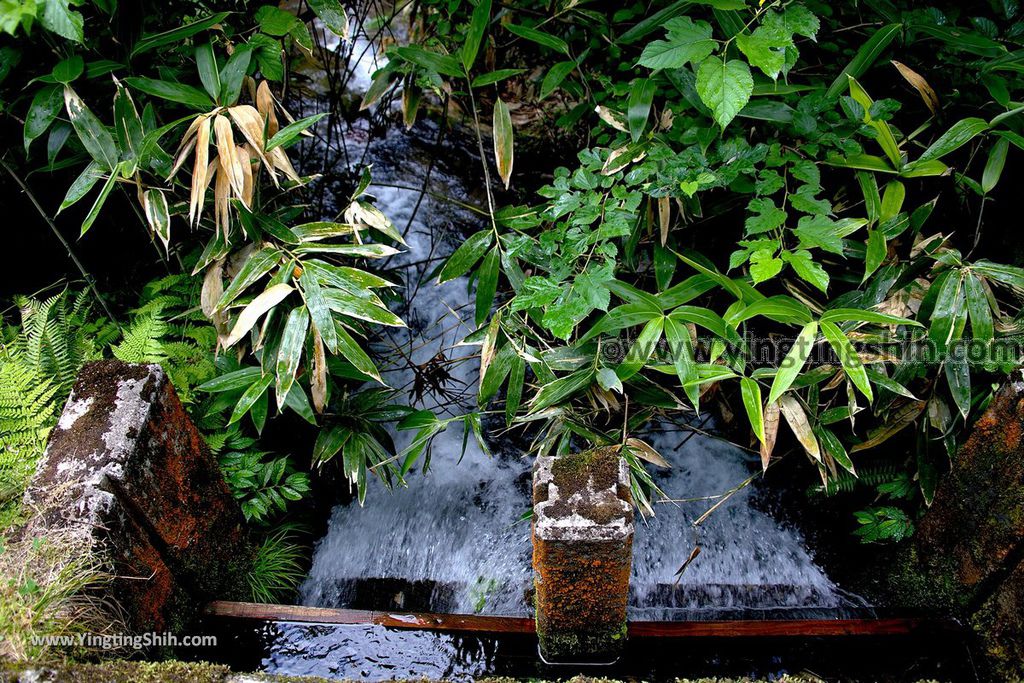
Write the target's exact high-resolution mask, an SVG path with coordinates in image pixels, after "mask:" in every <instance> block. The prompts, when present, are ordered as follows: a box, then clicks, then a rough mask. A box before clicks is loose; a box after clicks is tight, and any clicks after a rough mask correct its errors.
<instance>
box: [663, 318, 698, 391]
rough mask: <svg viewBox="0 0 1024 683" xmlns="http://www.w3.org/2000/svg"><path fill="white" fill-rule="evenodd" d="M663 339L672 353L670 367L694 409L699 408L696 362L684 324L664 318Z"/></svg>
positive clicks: (691, 343)
mask: <svg viewBox="0 0 1024 683" xmlns="http://www.w3.org/2000/svg"><path fill="white" fill-rule="evenodd" d="M665 341H667V342H668V347H669V352H670V353H671V354H672V367H673V368H674V369H675V371H676V377H678V378H679V384H680V386H682V387H683V391H684V392H686V396H687V398H689V399H690V403H692V404H693V407H694V409H695V410H699V408H700V387H699V386H698V385H697V384H696V382H697V379H698V376H697V362H696V360H695V359H694V357H693V342H692V340H691V339H690V331H689V330H688V329H686V325H684V324H683V323H681V322H677V321H676V320H674V319H672V318H671V317H667V318H665Z"/></svg>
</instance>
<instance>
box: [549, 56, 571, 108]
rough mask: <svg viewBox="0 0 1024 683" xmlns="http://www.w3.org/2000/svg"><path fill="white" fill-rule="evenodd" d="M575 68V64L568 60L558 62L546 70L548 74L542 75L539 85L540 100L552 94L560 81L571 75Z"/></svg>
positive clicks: (560, 83)
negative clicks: (542, 78)
mask: <svg viewBox="0 0 1024 683" xmlns="http://www.w3.org/2000/svg"><path fill="white" fill-rule="evenodd" d="M576 66H577V64H576V62H575V61H574V60H569V61H565V62H558V63H557V64H554V65H553V66H552V67H551V68H550V69H548V72H547V73H546V74H544V80H543V81H541V84H540V99H542V100H543V99H544V98H546V97H547V96H548V95H550V94H551V93H553V92H554V91H555V90H556V89H557V88H558V86H560V85H562V81H564V80H565V78H566V76H568V75H569V74H571V73H572V70H573V69H575V68H576Z"/></svg>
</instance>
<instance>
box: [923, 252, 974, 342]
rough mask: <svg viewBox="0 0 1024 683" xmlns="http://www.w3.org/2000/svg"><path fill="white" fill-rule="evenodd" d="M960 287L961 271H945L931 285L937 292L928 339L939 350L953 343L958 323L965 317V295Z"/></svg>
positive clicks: (961, 281) (961, 283)
mask: <svg viewBox="0 0 1024 683" xmlns="http://www.w3.org/2000/svg"><path fill="white" fill-rule="evenodd" d="M962 285H963V274H962V272H961V271H947V272H946V273H945V274H944V275H942V276H939V278H937V279H936V280H935V282H933V283H932V287H938V288H939V290H938V295H937V296H936V297H935V308H934V309H933V310H932V315H931V326H930V327H929V328H928V337H929V339H931V340H932V341H934V342H935V343H936V344H938V345H939V348H940V349H945V348H946V347H947V346H948V345H949V343H950V342H951V341H953V339H954V337H955V335H956V331H957V328H958V327H959V324H958V322H959V321H960V320H961V319H962V318H963V317H965V316H966V315H967V306H966V294H965V292H964V287H963V286H962Z"/></svg>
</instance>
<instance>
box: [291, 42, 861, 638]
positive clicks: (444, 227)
mask: <svg viewBox="0 0 1024 683" xmlns="http://www.w3.org/2000/svg"><path fill="white" fill-rule="evenodd" d="M371 57H372V55H371V56H370V57H367V59H369V58H371ZM360 68H361V67H359V66H357V67H356V70H357V71H358V72H359V73H363V72H365V71H366V69H365V68H363V69H362V71H359V70H360ZM357 80H358V81H359V82H360V83H362V82H363V81H364V80H365V77H364V78H359V79H357ZM426 128H427V127H423V128H418V129H417V130H419V131H420V132H419V135H420V136H421V138H422V139H421V140H420V141H419V144H420V146H424V145H425V141H426V140H427V139H432V137H433V135H434V133H433V132H431V131H430V130H429V129H427V133H426V134H424V133H423V130H424V129H426ZM348 135H350V136H352V135H353V134H352V133H348ZM360 135H361V134H357V135H356V136H355V137H353V138H352V139H351V140H350V145H351V146H352V147H353V148H357V147H358V146H359V145H361V144H365V137H360ZM408 135H409V134H406V133H402V132H399V131H396V130H391V131H390V132H389V133H388V135H387V137H386V139H384V140H380V141H377V142H374V143H372V144H371V145H370V149H369V154H368V155H367V157H366V161H367V162H368V163H373V164H374V180H375V183H384V184H393V185H403V186H407V187H412V188H419V187H420V185H421V184H422V183H423V180H424V177H425V173H426V162H425V160H424V159H423V158H422V157H423V156H424V155H422V154H420V155H419V157H418V156H417V154H416V153H415V150H414V147H415V145H416V140H415V139H413V143H412V144H410V142H409V139H410V138H409V137H407V136H408ZM413 135H415V133H414V134H413ZM427 146H428V148H429V145H427ZM437 163H438V164H439V165H444V162H443V161H442V162H437ZM456 166H458V164H457V163H450V164H449V170H450V171H451V172H450V173H446V172H445V171H444V170H441V169H438V168H435V169H434V171H433V173H432V174H431V178H430V183H429V189H430V191H431V192H433V193H434V195H435V196H436V197H439V198H440V199H435V198H432V197H430V196H427V197H424V198H423V200H422V204H421V206H420V207H419V210H418V211H417V212H416V215H415V216H414V217H413V220H412V222H411V229H410V231H409V234H408V235H407V236H406V238H407V241H408V243H409V250H408V251H407V252H405V253H404V254H402V255H401V256H400V257H397V258H396V259H395V261H394V263H393V265H405V266H407V268H406V269H405V271H404V273H405V283H404V284H405V288H406V296H407V300H408V304H409V305H408V310H406V311H403V312H402V313H403V315H404V316H405V318H406V320H407V322H408V323H409V325H410V329H409V330H408V331H404V330H403V331H399V332H397V333H393V334H391V335H390V340H389V343H390V344H393V345H396V346H398V347H400V348H402V349H403V353H404V355H405V356H407V357H408V358H411V360H412V362H413V363H415V364H422V363H425V362H426V361H428V360H430V359H431V358H434V357H435V356H436V355H437V354H439V353H443V354H444V355H446V356H447V357H448V359H449V361H448V363H447V366H446V367H447V369H448V371H449V373H450V375H451V378H450V380H449V382H448V384H447V388H448V389H450V390H451V391H452V392H453V393H455V394H463V395H464V396H465V397H468V399H469V400H468V401H465V402H461V403H460V402H459V401H458V400H456V401H455V404H454V405H453V398H452V394H449V393H447V392H445V394H444V395H437V394H434V393H430V392H429V391H428V392H426V393H425V394H423V395H421V396H418V397H417V396H414V395H413V394H414V392H413V391H412V390H411V387H412V385H413V380H414V373H413V372H412V371H411V370H410V369H409V363H407V362H404V361H403V362H398V361H396V366H395V367H393V368H392V369H390V370H388V371H387V372H386V379H387V381H388V383H389V384H390V385H391V386H393V387H399V388H405V389H406V392H405V396H400V397H399V402H401V400H402V399H404V400H405V401H406V402H408V403H409V404H410V405H416V407H418V408H428V409H431V410H434V411H435V412H437V413H438V414H439V415H458V414H461V413H463V412H465V411H466V410H471V409H472V397H473V396H475V393H476V391H475V383H476V381H477V379H478V374H479V370H478V367H479V365H478V362H477V360H476V359H475V358H473V357H472V354H473V353H474V352H475V347H473V348H467V347H461V348H453V347H454V346H455V344H456V343H457V342H459V341H460V340H461V339H462V338H463V337H464V336H465V335H467V334H468V333H469V332H471V331H472V329H471V324H470V322H469V321H470V318H471V317H472V312H471V311H472V298H471V296H470V294H469V293H468V292H467V281H466V279H465V278H459V279H457V280H455V281H452V282H448V283H446V284H444V285H441V286H437V285H435V284H434V282H432V281H431V282H423V280H424V279H425V277H426V273H429V272H430V271H431V270H432V269H433V268H434V267H435V266H436V265H437V263H439V262H440V261H441V260H442V259H443V258H444V257H446V256H447V255H449V254H450V253H451V252H452V251H453V250H454V249H455V248H456V247H457V244H458V240H459V239H460V238H459V235H460V227H461V228H464V227H466V226H469V230H471V231H472V230H476V229H479V226H480V224H481V222H480V217H479V216H474V215H472V214H469V213H468V212H466V211H464V210H461V209H456V208H454V207H453V205H452V204H450V203H447V202H445V201H443V198H445V197H452V198H456V199H458V200H462V201H471V200H469V199H467V196H468V195H469V194H470V192H469V191H468V190H469V187H470V186H469V184H468V183H467V182H465V181H463V180H460V179H459V178H457V177H455V176H456V175H458V176H461V177H462V178H465V179H469V178H474V179H478V177H479V168H478V161H475V160H473V159H471V158H469V156H468V155H466V157H465V158H464V159H463V160H462V168H455V167H456ZM452 169H454V170H452ZM371 191H372V192H373V194H375V195H376V197H377V199H378V202H377V205H378V206H379V207H381V208H382V209H383V210H384V211H385V212H386V213H387V214H388V216H389V217H390V218H391V219H392V220H393V221H394V223H395V225H396V226H398V227H399V229H402V228H403V227H404V226H405V225H406V223H407V221H409V219H410V217H411V216H413V212H414V207H415V205H416V202H417V199H418V197H419V193H418V192H417V191H414V190H409V189H398V188H394V187H381V186H380V185H375V186H373V187H372V188H371ZM478 199H479V198H478ZM466 234H468V232H467V233H466ZM460 318H461V319H462V320H465V321H467V322H462V321H461V320H460ZM384 355H385V356H386V357H397V356H398V355H399V354H395V353H393V352H392V353H388V352H387V351H386V350H385V353H384ZM453 361H454V362H453ZM688 435H689V433H688V432H685V431H678V430H676V431H659V432H654V433H652V434H651V435H649V437H648V438H649V440H650V441H651V443H652V444H653V445H654V446H655V447H656V448H657V449H658V450H659V451H660V452H661V453H662V454H663V455H664V456H665V457H666V458H667V459H668V460H669V461H670V462H671V463H672V464H673V468H672V470H671V471H667V472H665V471H663V472H659V473H657V475H656V477H657V481H658V484H659V486H661V487H662V488H663V490H664V491H665V492H666V493H667V494H668V495H669V497H671V498H680V499H681V498H688V499H692V498H699V497H704V496H715V495H719V494H722V493H724V492H726V491H728V490H730V489H731V488H733V487H735V486H736V485H737V484H739V483H741V482H743V481H744V480H745V479H747V478H748V477H749V476H750V475H751V473H752V472H754V471H756V468H757V467H758V465H757V464H756V463H753V462H751V460H750V458H749V457H748V456H747V455H746V454H745V453H744V452H743V451H742V450H740V449H738V448H736V447H735V446H732V445H730V444H726V443H723V442H721V441H718V440H716V439H713V438H710V437H706V436H703V435H695V436H693V438H690V439H689V440H686V436H688ZM393 436H394V438H395V442H396V444H397V446H398V447H399V448H402V447H403V446H405V445H406V444H408V442H409V441H410V439H411V438H412V434H411V433H408V432H406V433H402V432H398V433H394V434H393ZM684 441H685V443H684ZM463 443H464V442H463V435H462V430H461V428H460V427H458V426H453V427H452V428H450V429H449V430H448V432H447V433H445V434H442V435H441V436H439V437H438V438H437V439H436V440H435V442H434V446H433V460H432V463H431V468H430V471H429V472H428V473H426V474H425V475H415V476H411V477H410V478H409V487H408V488H399V489H396V490H395V491H393V492H388V491H387V490H385V488H384V487H383V486H381V485H380V484H379V482H375V481H374V482H371V484H370V490H369V493H368V495H367V498H366V502H365V506H364V507H360V506H359V505H357V504H355V503H353V504H350V505H343V506H338V507H336V508H335V509H334V511H333V513H332V516H331V520H330V524H329V528H328V531H327V533H326V535H325V536H324V537H323V538H322V539H321V540H320V541H319V542H318V543H317V545H316V549H315V554H314V557H313V564H312V568H311V569H310V572H309V576H308V577H307V578H306V580H305V581H304V583H303V584H302V586H301V588H300V597H301V602H302V603H303V604H306V605H318V606H344V605H346V604H348V601H349V600H350V599H351V597H352V596H351V589H352V585H353V582H355V581H358V580H360V579H381V578H388V579H403V580H407V581H430V582H436V583H437V584H439V585H441V586H442V587H444V588H445V590H446V591H454V596H450V595H449V599H448V601H447V603H446V604H444V605H443V607H446V608H449V609H451V610H452V611H456V612H474V611H482V612H485V613H490V614H525V613H528V612H529V611H530V609H531V608H530V607H529V605H528V602H527V598H526V588H527V587H528V586H529V584H530V582H531V580H532V569H531V566H530V541H529V527H528V525H527V524H525V523H519V522H518V520H519V518H520V517H521V515H522V514H523V513H524V512H526V511H527V510H528V509H529V505H530V501H529V486H528V478H529V468H530V464H531V461H530V460H529V459H528V458H526V457H523V456H521V455H518V454H507V453H506V454H500V455H499V454H495V455H492V456H490V457H489V456H488V455H486V454H484V453H483V452H481V451H480V449H479V448H478V447H477V444H476V443H475V441H474V440H473V439H472V438H470V439H469V440H468V442H467V443H466V444H465V453H464V455H463ZM757 486H758V484H756V483H755V484H753V485H752V486H751V487H749V488H748V489H746V490H744V491H742V492H740V493H738V494H736V495H735V496H733V497H732V498H731V499H730V500H729V501H728V502H727V503H726V504H724V505H723V506H722V507H721V508H720V509H718V510H717V511H716V512H715V513H714V514H713V515H712V516H711V517H710V518H709V519H708V520H707V521H706V522H704V524H703V525H702V527H701V530H700V531H699V533H695V531H694V529H693V527H692V523H693V521H694V520H695V519H697V518H698V517H699V516H700V515H701V514H703V512H704V511H705V510H707V509H708V507H710V505H711V504H713V502H714V501H700V502H690V503H683V504H679V505H670V504H660V505H658V506H657V515H656V517H654V518H652V519H648V520H646V521H645V520H641V519H640V518H639V517H638V522H637V530H636V537H635V541H634V563H633V564H634V566H633V578H632V590H633V598H632V604H633V607H632V608H631V609H632V611H633V613H634V616H644V617H645V618H672V617H673V616H674V617H676V618H680V617H686V618H702V617H703V616H704V615H705V614H708V615H719V616H720V615H723V614H727V613H730V612H732V613H737V614H747V613H748V612H755V613H756V612H767V611H770V610H775V609H784V610H794V609H804V610H806V609H822V608H824V609H833V608H836V607H839V606H841V605H843V604H844V599H843V598H842V597H841V595H840V593H839V592H838V591H837V590H836V588H835V586H834V585H833V584H832V582H831V581H830V580H829V579H828V577H827V576H826V575H825V574H824V572H823V571H822V570H821V569H820V568H819V567H818V566H817V565H816V564H815V563H814V561H813V559H812V557H811V556H810V554H809V552H808V551H807V549H806V547H805V545H804V541H803V539H802V537H801V536H800V534H799V533H798V532H797V531H796V530H794V529H792V528H790V527H788V526H786V525H784V524H781V523H779V522H778V521H776V520H775V519H773V518H772V517H771V516H770V515H769V514H767V513H765V512H763V511H761V510H759V509H757V508H755V507H754V506H753V505H752V501H751V498H752V496H751V491H752V490H754V489H756V488H757ZM695 542H699V544H700V546H701V548H702V552H701V553H700V555H699V556H698V557H697V558H696V559H695V560H694V561H693V562H692V563H691V565H690V566H689V567H688V568H687V570H686V571H685V572H684V573H683V574H682V576H681V577H679V581H678V586H674V585H673V584H674V582H675V581H676V576H675V574H676V571H677V569H678V568H679V567H680V566H681V565H682V564H683V563H684V561H685V560H686V559H687V557H688V556H689V555H690V553H691V551H692V549H693V547H694V544H695Z"/></svg>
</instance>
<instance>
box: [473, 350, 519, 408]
mask: <svg viewBox="0 0 1024 683" xmlns="http://www.w3.org/2000/svg"><path fill="white" fill-rule="evenodd" d="M516 358H518V354H516V349H515V347H514V346H512V344H505V345H504V346H502V347H501V348H500V349H498V352H497V353H496V354H494V358H493V359H492V360H491V362H490V364H488V366H487V372H485V373H484V377H483V379H482V380H481V381H480V405H486V403H487V401H489V400H490V399H491V398H492V397H493V396H494V395H495V394H497V393H498V390H499V389H501V385H502V383H503V382H504V381H505V378H506V377H507V376H508V373H509V372H510V371H511V370H512V365H513V364H514V363H515V359H516Z"/></svg>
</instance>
